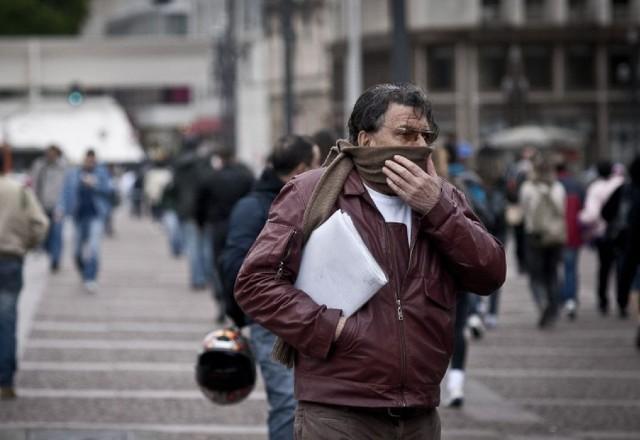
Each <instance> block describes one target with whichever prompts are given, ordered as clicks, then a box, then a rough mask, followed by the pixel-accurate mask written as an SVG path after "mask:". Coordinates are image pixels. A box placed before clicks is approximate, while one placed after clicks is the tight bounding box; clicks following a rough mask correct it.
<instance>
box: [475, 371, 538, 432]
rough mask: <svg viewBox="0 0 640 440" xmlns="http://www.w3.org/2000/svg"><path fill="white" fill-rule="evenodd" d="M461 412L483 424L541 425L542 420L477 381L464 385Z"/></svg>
mask: <svg viewBox="0 0 640 440" xmlns="http://www.w3.org/2000/svg"><path fill="white" fill-rule="evenodd" d="M463 411H464V412H465V413H467V414H468V415H469V416H470V417H472V418H474V419H475V420H478V421H483V422H508V423H542V419H541V418H540V417H539V416H537V415H536V414H535V413H533V412H531V411H527V410H525V409H524V408H522V407H520V406H519V405H516V404H514V403H513V402H511V401H509V400H507V399H505V398H504V397H502V396H500V395H498V394H497V393H495V392H493V391H491V389H490V388H489V387H487V386H486V385H483V384H482V383H480V382H479V381H477V380H472V379H470V380H467V382H466V384H465V406H464V409H463Z"/></svg>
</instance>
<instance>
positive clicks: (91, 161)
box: [82, 156, 96, 171]
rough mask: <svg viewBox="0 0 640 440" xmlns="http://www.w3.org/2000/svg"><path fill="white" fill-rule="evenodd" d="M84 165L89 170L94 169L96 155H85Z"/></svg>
mask: <svg viewBox="0 0 640 440" xmlns="http://www.w3.org/2000/svg"><path fill="white" fill-rule="evenodd" d="M82 167H83V168H84V169H85V170H87V171H92V170H93V169H94V168H95V167H96V157H95V156H85V158H84V162H83V164H82Z"/></svg>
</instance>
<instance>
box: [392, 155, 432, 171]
mask: <svg viewBox="0 0 640 440" xmlns="http://www.w3.org/2000/svg"><path fill="white" fill-rule="evenodd" d="M393 160H394V161H395V162H397V163H399V164H400V165H402V166H403V167H405V168H406V169H407V170H409V172H410V173H411V174H413V175H414V176H416V177H418V176H420V175H422V174H423V173H424V170H423V169H422V168H420V167H419V166H418V165H416V164H415V163H413V162H411V161H410V160H409V159H407V158H406V157H404V156H400V155H398V154H396V155H395V156H393ZM392 162H393V161H392Z"/></svg>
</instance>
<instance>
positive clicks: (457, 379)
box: [447, 369, 464, 408]
mask: <svg viewBox="0 0 640 440" xmlns="http://www.w3.org/2000/svg"><path fill="white" fill-rule="evenodd" d="M447 392H448V394H449V401H448V402H447V407H449V408H460V407H462V405H464V371H463V370H459V369H451V370H449V373H448V376H447Z"/></svg>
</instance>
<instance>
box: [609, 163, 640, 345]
mask: <svg viewBox="0 0 640 440" xmlns="http://www.w3.org/2000/svg"><path fill="white" fill-rule="evenodd" d="M629 177H630V182H629V183H628V184H625V185H623V186H622V187H620V188H619V189H618V190H617V191H616V193H614V194H613V195H612V196H611V198H610V201H611V203H609V202H607V203H606V204H605V206H603V208H602V211H603V212H602V215H603V216H605V218H606V217H609V218H610V220H609V225H610V226H609V229H610V231H608V232H609V233H610V234H611V235H613V236H614V237H613V239H614V240H615V241H616V242H617V245H618V249H619V252H620V260H619V264H620V269H619V271H618V283H617V289H618V291H617V294H618V295H617V296H618V302H620V303H621V304H622V305H623V306H625V308H624V309H621V311H624V312H623V313H621V317H623V318H626V316H627V313H626V305H627V304H628V301H629V293H630V291H631V286H632V283H633V280H634V277H635V275H636V273H637V272H638V268H639V267H640V156H636V158H635V159H634V160H633V161H632V162H631V165H630V166H629ZM612 229H615V231H614V230H612ZM636 346H637V347H638V349H640V325H639V326H638V333H637V335H636Z"/></svg>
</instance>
